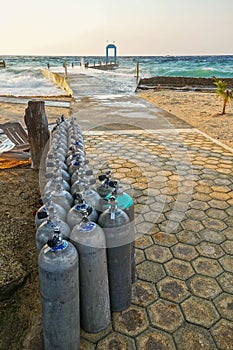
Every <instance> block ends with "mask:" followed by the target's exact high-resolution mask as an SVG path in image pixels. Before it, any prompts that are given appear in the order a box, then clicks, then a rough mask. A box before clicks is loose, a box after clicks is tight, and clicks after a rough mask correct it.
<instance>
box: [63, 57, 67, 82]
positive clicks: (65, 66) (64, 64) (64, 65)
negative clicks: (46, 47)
mask: <svg viewBox="0 0 233 350" xmlns="http://www.w3.org/2000/svg"><path fill="white" fill-rule="evenodd" d="M63 67H64V68H65V78H67V64H66V61H64V62H63Z"/></svg>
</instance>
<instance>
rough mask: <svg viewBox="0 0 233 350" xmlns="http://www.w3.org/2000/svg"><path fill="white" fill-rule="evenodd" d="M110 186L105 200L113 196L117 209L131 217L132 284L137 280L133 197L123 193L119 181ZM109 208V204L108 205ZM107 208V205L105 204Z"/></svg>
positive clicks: (112, 182)
mask: <svg viewBox="0 0 233 350" xmlns="http://www.w3.org/2000/svg"><path fill="white" fill-rule="evenodd" d="M110 186H112V189H113V191H112V193H111V194H108V195H107V196H106V197H105V199H107V200H109V199H110V197H111V196H114V197H115V199H116V201H117V207H118V208H119V209H122V210H123V211H124V212H125V213H126V214H127V215H128V217H129V220H130V222H131V223H132V224H131V236H132V242H131V264H132V283H134V282H135V281H136V279H137V272H136V254H135V225H134V203H133V199H132V197H131V196H130V195H129V194H128V193H126V192H123V191H122V190H121V189H120V187H119V182H118V181H111V182H110ZM107 206H109V204H107ZM105 207H106V204H105ZM133 233H134V235H133Z"/></svg>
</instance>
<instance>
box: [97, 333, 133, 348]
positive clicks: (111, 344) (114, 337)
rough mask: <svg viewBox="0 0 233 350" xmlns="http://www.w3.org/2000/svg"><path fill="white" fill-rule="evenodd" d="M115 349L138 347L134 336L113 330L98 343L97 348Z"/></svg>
mask: <svg viewBox="0 0 233 350" xmlns="http://www.w3.org/2000/svg"><path fill="white" fill-rule="evenodd" d="M113 349H124V350H135V349H136V347H135V343H134V340H133V339H132V338H128V337H126V336H125V335H122V334H119V333H116V332H113V333H110V334H109V335H108V336H107V337H105V338H104V339H102V340H101V341H100V342H99V343H98V345H97V350H113Z"/></svg>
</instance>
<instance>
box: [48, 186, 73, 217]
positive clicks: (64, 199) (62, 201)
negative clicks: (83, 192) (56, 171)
mask: <svg viewBox="0 0 233 350" xmlns="http://www.w3.org/2000/svg"><path fill="white" fill-rule="evenodd" d="M51 200H52V201H53V202H54V203H57V204H59V205H61V206H62V207H63V208H64V209H65V211H66V212H68V211H69V210H70V208H71V207H72V206H73V202H74V200H73V197H72V195H71V194H70V192H68V191H65V190H64V189H63V188H62V187H61V184H60V183H58V184H57V188H56V190H55V191H53V192H52V193H51Z"/></svg>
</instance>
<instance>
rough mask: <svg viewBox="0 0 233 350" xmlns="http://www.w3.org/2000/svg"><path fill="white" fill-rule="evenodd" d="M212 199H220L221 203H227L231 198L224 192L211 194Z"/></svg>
mask: <svg viewBox="0 0 233 350" xmlns="http://www.w3.org/2000/svg"><path fill="white" fill-rule="evenodd" d="M210 197H211V198H214V199H218V200H220V201H227V200H228V199H229V198H230V196H229V195H228V194H227V193H223V192H212V193H210Z"/></svg>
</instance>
